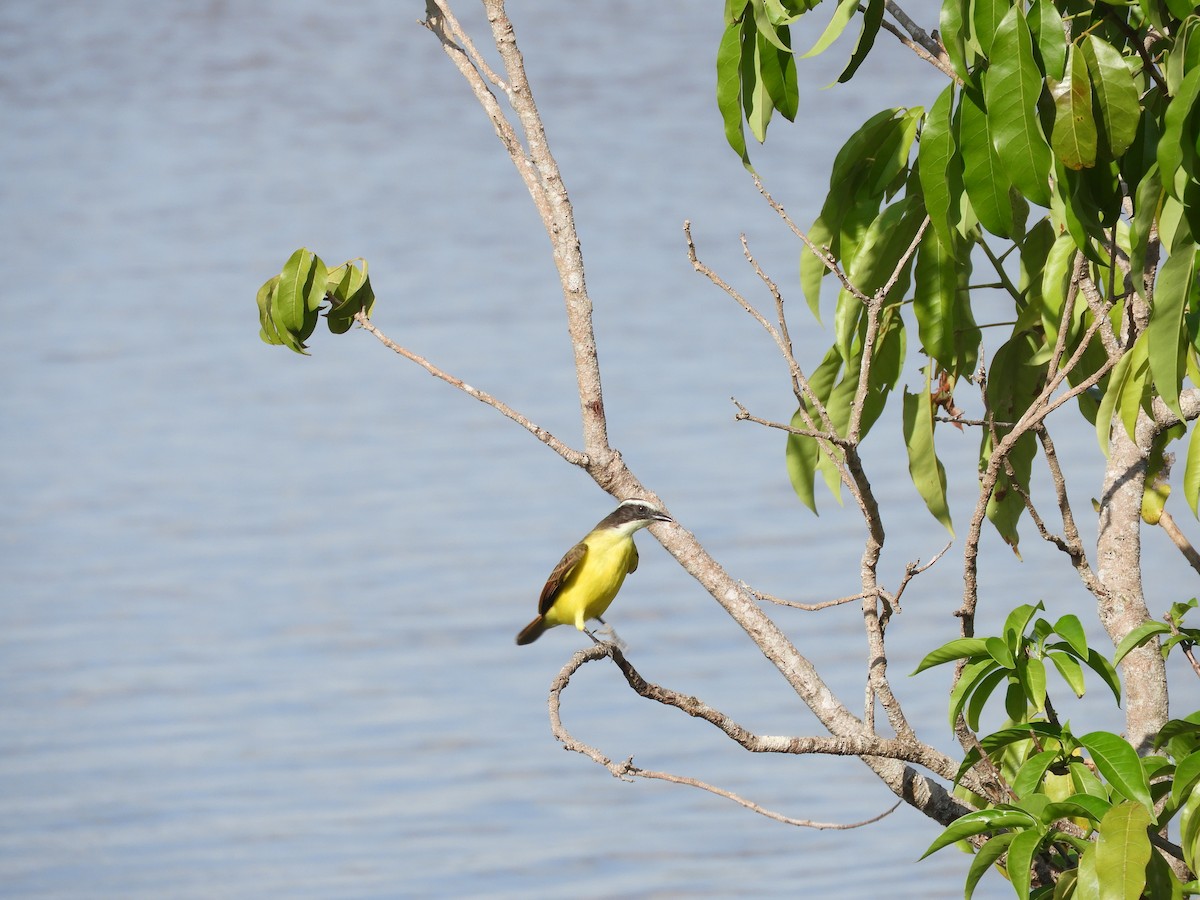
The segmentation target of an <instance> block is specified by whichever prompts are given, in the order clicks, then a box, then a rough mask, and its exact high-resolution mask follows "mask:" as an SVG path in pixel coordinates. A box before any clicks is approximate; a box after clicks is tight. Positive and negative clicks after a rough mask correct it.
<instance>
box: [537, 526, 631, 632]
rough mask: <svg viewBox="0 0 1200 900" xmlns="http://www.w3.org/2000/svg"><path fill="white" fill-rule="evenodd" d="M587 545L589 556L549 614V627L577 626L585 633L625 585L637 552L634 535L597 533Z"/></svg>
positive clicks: (566, 582) (570, 577)
mask: <svg viewBox="0 0 1200 900" xmlns="http://www.w3.org/2000/svg"><path fill="white" fill-rule="evenodd" d="M583 543H584V544H586V545H587V553H585V554H584V557H583V559H581V560H580V561H579V563H578V564H577V565H576V566H575V568H574V569H572V570H571V572H570V574H568V575H567V577H566V579H565V580H564V581H563V584H562V587H561V588H559V590H558V592H557V594H556V595H555V597H554V602H553V603H552V604H551V606H550V608H549V609H548V610H546V612H545V620H546V624H547V625H574V626H575V627H576V628H578V629H579V630H580V631H582V630H583V628H584V623H585V622H586V621H587V620H588V619H595V618H597V617H598V616H602V615H604V613H605V611H606V610H607V609H608V606H609V604H610V603H612V602H613V598H614V597H616V596H617V591H619V590H620V589H621V585H622V584H623V583H624V582H625V575H626V574H627V573H628V572H629V564H630V561H631V560H632V559H633V557H634V554H635V553H636V552H637V549H636V548H635V547H634V544H633V535H632V534H623V533H621V532H620V531H617V530H607V531H602V532H599V533H596V532H593V533H592V534H589V535H588V536H587V537H586V538H584V539H583Z"/></svg>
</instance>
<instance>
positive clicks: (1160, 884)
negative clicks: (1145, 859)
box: [1145, 853, 1183, 900]
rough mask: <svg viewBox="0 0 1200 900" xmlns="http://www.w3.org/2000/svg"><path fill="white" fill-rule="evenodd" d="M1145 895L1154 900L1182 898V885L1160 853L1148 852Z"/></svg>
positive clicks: (1179, 899) (1180, 899)
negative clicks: (1148, 861)
mask: <svg viewBox="0 0 1200 900" xmlns="http://www.w3.org/2000/svg"><path fill="white" fill-rule="evenodd" d="M1145 895H1146V896H1147V897H1154V898H1155V900H1183V885H1182V884H1181V883H1180V881H1179V878H1178V877H1176V875H1175V873H1174V872H1173V871H1171V866H1170V864H1169V863H1168V862H1167V861H1166V859H1164V858H1163V856H1162V854H1161V853H1151V854H1150V863H1149V864H1148V865H1147V866H1146V891H1145Z"/></svg>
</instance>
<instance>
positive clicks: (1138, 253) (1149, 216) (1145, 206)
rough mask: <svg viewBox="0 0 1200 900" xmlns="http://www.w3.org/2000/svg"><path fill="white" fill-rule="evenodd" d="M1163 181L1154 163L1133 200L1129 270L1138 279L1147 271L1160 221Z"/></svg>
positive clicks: (1139, 282) (1138, 282)
mask: <svg viewBox="0 0 1200 900" xmlns="http://www.w3.org/2000/svg"><path fill="white" fill-rule="evenodd" d="M1162 192H1163V191H1162V180H1161V179H1160V178H1159V177H1158V163H1157V162H1155V163H1152V164H1151V166H1150V168H1149V169H1148V170H1147V171H1146V174H1145V175H1144V176H1143V177H1142V180H1141V182H1140V183H1139V184H1138V186H1137V193H1136V194H1135V196H1134V200H1133V221H1132V222H1131V223H1130V225H1129V269H1130V271H1131V272H1133V273H1134V277H1135V278H1138V281H1137V282H1135V283H1137V284H1139V285H1140V284H1141V278H1140V276H1141V275H1142V273H1144V272H1145V270H1146V250H1147V247H1148V246H1149V243H1150V232H1151V230H1152V229H1153V227H1154V223H1155V221H1156V220H1157V219H1158V212H1159V208H1160V202H1161V199H1162Z"/></svg>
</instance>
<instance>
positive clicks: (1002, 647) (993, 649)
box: [983, 637, 1017, 669]
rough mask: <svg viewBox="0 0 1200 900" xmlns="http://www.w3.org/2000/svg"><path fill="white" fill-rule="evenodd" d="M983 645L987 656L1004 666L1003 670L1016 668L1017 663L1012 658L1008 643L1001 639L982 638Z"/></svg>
mask: <svg viewBox="0 0 1200 900" xmlns="http://www.w3.org/2000/svg"><path fill="white" fill-rule="evenodd" d="M983 643H984V645H985V646H986V647H987V652H988V656H990V657H991V658H992V659H994V660H995V661H996V662H997V663H999V664H1000V665H1002V666H1004V668H1006V669H1015V668H1016V667H1017V661H1016V659H1015V658H1014V657H1013V652H1012V650H1011V649H1009V646H1008V643H1007V642H1006V641H1005V640H1004V639H1003V638H998V637H990V638H984V641H983Z"/></svg>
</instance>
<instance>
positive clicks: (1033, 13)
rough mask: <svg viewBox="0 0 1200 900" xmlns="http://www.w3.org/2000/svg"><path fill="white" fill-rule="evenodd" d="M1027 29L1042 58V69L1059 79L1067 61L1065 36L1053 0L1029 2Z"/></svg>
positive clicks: (1056, 79) (1048, 74)
mask: <svg viewBox="0 0 1200 900" xmlns="http://www.w3.org/2000/svg"><path fill="white" fill-rule="evenodd" d="M1029 30H1030V31H1031V32H1032V33H1033V42H1034V45H1035V46H1036V48H1037V51H1038V55H1039V56H1041V58H1042V71H1043V72H1045V73H1046V75H1047V77H1049V78H1053V79H1054V80H1055V81H1061V80H1062V77H1063V70H1064V69H1065V67H1066V62H1067V37H1066V35H1065V34H1064V33H1063V23H1062V18H1061V17H1060V16H1059V14H1058V10H1057V9H1056V8H1055V6H1054V2H1053V0H1034V2H1033V3H1031V4H1030V6H1029Z"/></svg>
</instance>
